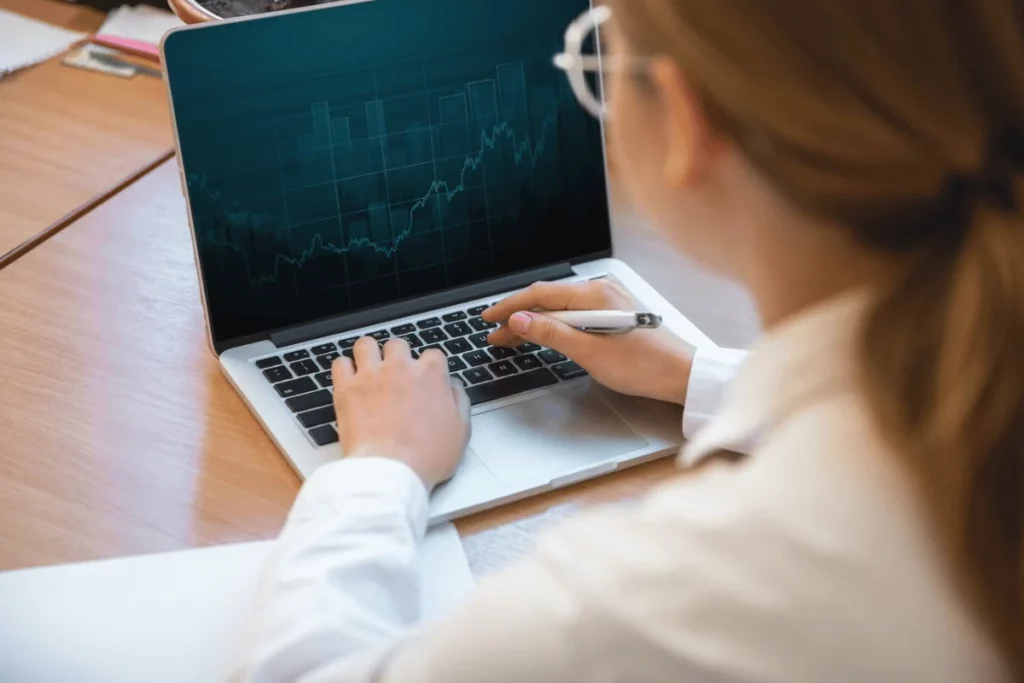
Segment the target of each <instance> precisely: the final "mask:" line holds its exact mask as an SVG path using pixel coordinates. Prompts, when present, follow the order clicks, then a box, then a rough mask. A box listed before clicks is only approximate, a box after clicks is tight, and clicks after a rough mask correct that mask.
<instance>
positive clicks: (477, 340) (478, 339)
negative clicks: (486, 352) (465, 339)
mask: <svg viewBox="0 0 1024 683" xmlns="http://www.w3.org/2000/svg"><path fill="white" fill-rule="evenodd" d="M469 341H471V342H473V346H475V347H476V348H478V349H482V348H483V347H485V346H487V345H488V344H489V342H488V341H487V332H477V333H476V334H471V335H469Z"/></svg>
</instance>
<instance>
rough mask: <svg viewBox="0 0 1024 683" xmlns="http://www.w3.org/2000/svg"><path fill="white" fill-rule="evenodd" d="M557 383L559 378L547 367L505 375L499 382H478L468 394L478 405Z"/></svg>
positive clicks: (474, 403) (472, 401) (470, 388)
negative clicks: (509, 375)
mask: <svg viewBox="0 0 1024 683" xmlns="http://www.w3.org/2000/svg"><path fill="white" fill-rule="evenodd" d="M557 383H558V378H557V377H555V376H554V374H553V373H552V372H551V371H550V370H548V369H547V368H540V369H539V370H532V371H530V372H523V373H520V374H518V375H512V376H511V377H505V378H504V379H499V380H498V381H497V382H488V383H487V384H478V385H476V386H472V387H469V388H468V389H466V394H468V395H469V402H470V403H471V404H472V405H476V404H478V403H486V402H487V401H495V400H497V399H499V398H505V397H506V396H513V395H515V394H521V393H523V392H524V391H530V390H531V389H540V388H541V387H546V386H550V385H552V384H557Z"/></svg>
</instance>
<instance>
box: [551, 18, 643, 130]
mask: <svg viewBox="0 0 1024 683" xmlns="http://www.w3.org/2000/svg"><path fill="white" fill-rule="evenodd" d="M611 16H612V11H611V9H610V8H609V7H607V6H605V5H600V6H598V7H594V8H591V9H589V10H587V11H586V12H584V13H583V14H581V15H580V16H579V17H578V18H577V19H576V20H575V21H574V22H572V23H571V24H569V28H567V29H566V30H565V52H561V53H559V54H557V55H555V66H556V67H558V68H559V69H561V70H562V71H564V72H565V74H566V77H567V78H568V79H569V85H571V86H572V91H573V93H574V94H575V95H576V99H578V100H579V102H580V104H581V105H583V108H584V109H586V110H587V111H588V112H590V113H591V114H593V115H594V116H596V117H597V118H599V119H607V118H608V116H609V111H608V103H607V101H606V100H605V99H604V97H603V92H604V88H600V87H599V88H598V92H595V90H594V88H593V87H591V85H590V83H588V81H587V74H597V75H598V76H600V75H601V74H606V73H612V72H619V73H626V72H629V73H638V72H642V71H646V69H647V62H648V60H647V58H645V57H628V56H623V55H602V54H601V52H600V44H601V43H600V31H599V28H600V26H601V25H602V24H604V23H606V22H607V21H608V20H609V19H611ZM590 38H593V41H592V44H593V45H594V52H593V54H583V49H584V45H586V44H587V40H588V39H590ZM598 80H600V79H599V78H598V79H595V83H596V81H598Z"/></svg>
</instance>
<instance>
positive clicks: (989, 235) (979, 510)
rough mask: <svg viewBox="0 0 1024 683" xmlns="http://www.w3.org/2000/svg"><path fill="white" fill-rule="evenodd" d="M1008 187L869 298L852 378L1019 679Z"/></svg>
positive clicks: (1015, 341)
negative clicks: (862, 386)
mask: <svg viewBox="0 0 1024 683" xmlns="http://www.w3.org/2000/svg"><path fill="white" fill-rule="evenodd" d="M1010 178H1012V180H1008V181H1007V183H1006V187H1007V192H1008V193H1009V195H1004V196H1003V197H1002V198H999V197H998V196H996V195H993V194H991V193H988V194H983V195H982V196H975V197H973V198H972V205H971V207H970V208H969V210H968V211H967V212H966V215H965V216H964V219H965V221H964V225H963V230H964V232H963V235H962V237H961V238H960V240H959V243H958V244H957V245H956V247H955V248H953V249H949V248H947V247H946V246H945V245H942V244H936V245H934V246H933V248H930V249H926V250H925V251H924V253H922V254H921V255H920V257H919V258H918V259H917V260H916V262H915V263H914V264H913V265H912V267H911V268H910V269H909V270H908V271H907V272H906V273H905V274H904V276H903V277H902V279H901V280H900V281H898V282H896V283H894V284H893V285H892V286H891V288H890V289H889V290H888V291H887V292H885V293H883V294H882V295H881V296H880V298H879V300H878V301H877V303H876V305H875V308H874V309H873V310H872V311H871V313H870V314H869V316H868V318H867V321H866V324H865V328H864V332H863V334H864V338H863V345H862V368H863V370H864V375H865V380H866V385H867V387H868V395H869V398H870V400H871V402H872V404H873V408H874V411H875V413H876V415H877V416H878V418H879V419H880V420H881V422H882V424H883V427H885V428H886V431H887V432H888V433H889V434H890V435H891V436H892V437H893V438H894V439H895V440H896V441H897V442H898V444H899V446H900V448H899V452H900V453H902V454H904V456H905V457H906V459H907V463H906V464H907V465H908V466H909V468H910V469H911V470H912V471H913V472H914V474H915V475H916V478H917V480H918V481H919V482H920V483H921V489H922V491H923V493H924V496H925V500H926V502H927V504H928V505H929V507H930V512H931V513H932V519H933V520H934V523H935V527H936V529H935V530H936V537H937V538H938V539H940V541H941V544H942V550H943V551H944V552H945V553H946V555H947V558H948V560H949V563H950V566H951V567H953V568H954V570H955V571H956V572H957V575H958V578H959V580H960V582H961V585H962V587H963V589H964V593H965V596H966V597H967V598H968V600H969V601H970V602H971V603H972V604H973V605H974V606H975V607H976V609H977V610H978V613H979V616H981V617H982V622H983V624H985V625H986V626H988V628H989V631H990V632H991V635H992V636H993V637H994V638H995V640H996V642H998V643H999V644H1000V645H1001V646H1002V650H1003V651H1004V652H1005V653H1006V654H1007V655H1008V656H1009V657H1010V661H1011V664H1012V665H1013V666H1015V667H1016V672H1017V674H1018V676H1024V216H1022V214H1021V212H1020V210H1019V209H1018V208H1017V207H1024V201H1021V200H1022V199H1024V192H1022V186H1024V177H1022V176H1019V175H1018V176H1016V177H1014V176H1012V175H1011V176H1010ZM1007 196H1009V197H1010V198H1012V199H1016V200H1017V201H1015V202H1010V203H1007V202H1006V201H1005V200H1006V199H1007Z"/></svg>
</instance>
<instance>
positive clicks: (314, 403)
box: [255, 306, 587, 446]
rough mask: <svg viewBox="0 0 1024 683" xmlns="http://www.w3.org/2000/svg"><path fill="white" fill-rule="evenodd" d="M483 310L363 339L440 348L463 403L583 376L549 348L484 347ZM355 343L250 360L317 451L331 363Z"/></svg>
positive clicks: (347, 340)
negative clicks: (464, 396)
mask: <svg viewBox="0 0 1024 683" xmlns="http://www.w3.org/2000/svg"><path fill="white" fill-rule="evenodd" d="M486 308H487V306H473V307H472V308H467V309H465V310H459V311H451V312H449V313H444V314H442V315H440V316H431V317H429V318H423V319H422V320H417V321H415V322H412V323H405V324H402V325H396V326H393V327H389V328H381V329H379V330H375V331H373V332H369V333H367V334H365V335H361V336H368V337H373V338H374V339H376V340H377V342H378V343H379V344H380V345H381V346H383V345H384V344H385V343H387V341H388V340H389V339H393V338H396V337H401V338H402V339H404V340H405V341H407V342H408V343H409V346H410V347H411V349H412V355H413V357H414V358H418V357H419V355H420V354H421V353H423V352H424V351H426V350H427V349H440V351H441V352H442V353H444V355H445V356H446V357H447V358H448V374H449V375H451V376H452V377H454V378H456V379H458V380H459V381H460V382H462V385H463V386H464V387H465V388H466V394H467V395H468V396H469V400H470V403H472V404H473V405H478V404H481V403H487V402H488V401H497V400H499V399H502V398H507V397H509V396H514V395H516V394H521V393H524V392H527V391H532V390H534V389H540V388H543V387H547V386H551V385H553V384H558V383H559V382H566V381H569V380H573V379H576V378H578V377H583V376H585V375H586V374H587V373H586V371H585V370H584V369H583V368H581V367H580V366H579V365H577V364H576V363H574V362H572V361H571V360H569V359H567V358H566V357H565V356H563V355H562V354H560V353H558V352H557V351H555V350H554V349H546V348H543V347H540V346H538V345H536V344H531V343H526V344H523V345H522V346H520V347H518V348H515V349H508V348H502V347H497V346H491V345H489V344H488V343H487V335H488V334H490V332H491V330H492V329H494V328H495V327H497V325H495V324H494V323H489V322H487V321H485V320H484V319H483V318H481V317H480V313H482V312H483V311H484V310H485V309H486ZM357 339H359V336H349V337H342V338H339V339H337V340H334V341H324V340H321V341H319V342H318V343H316V344H313V345H311V346H310V347H308V348H304V349H297V350H293V351H289V352H287V353H284V354H280V355H276V356H268V357H266V358H260V359H259V360H256V361H255V364H256V367H257V368H259V369H260V370H262V371H263V376H264V377H265V378H266V379H267V381H268V382H270V383H271V384H272V385H273V386H274V389H275V390H277V393H278V395H279V396H280V397H281V399H282V400H283V401H284V402H285V404H286V405H287V406H288V408H289V409H290V410H291V411H292V413H294V414H295V418H296V420H298V422H299V424H300V425H301V426H302V428H303V429H304V430H305V431H306V433H307V434H308V435H309V438H310V440H311V441H312V442H313V443H314V444H316V445H317V446H326V445H328V444H332V443H335V442H336V441H337V440H338V432H337V429H336V424H337V422H336V416H335V414H334V398H333V394H332V391H333V388H332V383H331V364H332V363H333V362H334V360H335V359H336V358H338V357H339V356H341V355H345V356H348V357H349V358H353V353H352V348H353V347H354V346H355V343H356V340H357Z"/></svg>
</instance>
